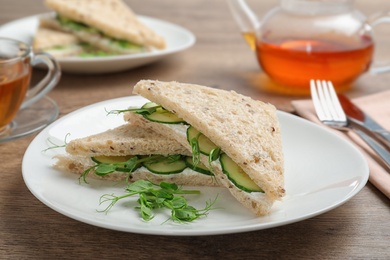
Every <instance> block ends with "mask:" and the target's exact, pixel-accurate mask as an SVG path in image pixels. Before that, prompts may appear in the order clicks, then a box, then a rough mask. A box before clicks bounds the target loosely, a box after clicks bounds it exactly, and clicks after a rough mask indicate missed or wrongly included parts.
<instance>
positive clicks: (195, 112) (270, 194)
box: [134, 80, 285, 215]
mask: <svg viewBox="0 0 390 260" xmlns="http://www.w3.org/2000/svg"><path fill="white" fill-rule="evenodd" d="M134 93H135V94H140V95H142V96H143V97H145V98H147V99H149V100H151V101H153V102H156V103H158V104H160V105H162V106H163V107H164V108H165V109H167V110H169V111H171V112H173V113H175V114H176V115H177V116H178V117H180V118H183V119H184V120H185V121H186V122H187V123H189V124H190V125H192V126H193V127H195V128H196V129H198V130H200V131H201V132H202V133H203V134H204V135H205V136H207V137H208V138H209V139H210V140H211V141H213V142H214V143H215V144H216V145H217V146H219V147H220V148H221V150H222V151H223V152H225V153H226V154H227V155H228V156H229V157H230V158H232V159H233V161H235V162H236V163H237V164H238V165H239V166H240V167H241V168H242V169H243V170H244V171H245V172H246V173H247V174H248V175H249V177H250V178H251V179H252V180H253V181H254V182H255V183H256V184H257V185H258V186H259V187H261V188H262V189H263V190H264V191H265V197H266V200H267V201H269V203H268V202H267V203H266V204H267V205H268V204H271V205H272V203H273V201H274V200H279V199H281V198H282V197H283V196H284V194H285V190H284V167H283V152H282V142H281V135H280V127H279V122H278V118H277V116H276V109H275V107H274V106H272V105H270V104H266V103H263V102H261V101H256V100H253V99H251V98H249V97H246V96H243V95H240V94H237V93H236V92H234V91H225V90H218V89H213V88H208V87H204V86H199V85H194V84H183V83H178V82H160V81H150V80H147V81H140V82H139V83H137V85H136V86H135V87H134ZM146 125H149V126H153V125H154V128H153V129H154V130H155V131H159V133H160V134H166V135H167V134H172V136H173V138H175V139H176V140H177V141H178V142H180V143H181V144H182V145H184V146H186V147H187V149H190V147H189V145H188V142H187V140H186V138H185V136H183V135H181V136H179V135H175V134H173V133H175V132H177V131H176V130H175V129H171V131H169V130H168V129H164V130H162V128H161V127H158V126H157V125H156V123H153V124H152V123H147V124H146ZM160 125H164V126H166V127H165V128H169V127H170V126H169V125H167V124H160ZM206 159H207V158H203V163H206V164H207V161H206V162H205V160H206ZM213 170H214V174H215V175H216V177H217V178H218V180H219V181H221V183H223V184H224V185H225V187H227V188H229V190H230V192H231V193H232V194H233V195H234V196H235V197H236V198H237V199H238V200H239V201H241V202H242V203H243V204H244V205H246V206H248V207H249V208H251V209H252V210H253V211H254V212H255V213H256V214H259V215H263V214H264V213H265V212H267V209H262V208H258V207H262V203H263V202H259V201H258V200H256V199H255V198H253V196H252V195H253V194H252V195H251V194H250V193H246V192H242V191H241V190H239V189H238V188H236V187H235V186H234V185H232V183H231V182H230V181H228V180H226V175H224V174H223V173H222V171H221V170H220V169H219V167H217V166H215V165H214V166H213Z"/></svg>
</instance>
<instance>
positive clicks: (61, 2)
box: [41, 0, 165, 54]
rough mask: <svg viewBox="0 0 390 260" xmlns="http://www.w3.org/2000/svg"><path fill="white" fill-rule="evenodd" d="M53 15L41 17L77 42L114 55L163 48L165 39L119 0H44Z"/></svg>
mask: <svg viewBox="0 0 390 260" xmlns="http://www.w3.org/2000/svg"><path fill="white" fill-rule="evenodd" d="M45 4H46V6H47V7H48V8H50V9H52V10H54V11H55V12H56V16H55V17H42V18H41V20H42V22H44V23H45V24H46V26H50V27H51V28H53V29H56V30H62V31H64V32H68V33H72V34H73V35H75V36H77V37H78V38H79V39H80V41H82V42H86V43H89V44H90V45H92V46H95V47H96V48H98V49H101V50H104V51H107V52H110V53H118V54H129V53H139V52H146V51H150V50H152V49H163V48H165V40H164V38H163V37H161V36H159V35H158V34H157V33H156V32H155V31H153V30H152V29H151V28H149V27H147V26H146V25H145V24H143V23H142V22H141V21H140V20H139V19H138V18H137V16H136V15H135V14H134V12H133V11H132V10H131V9H130V8H129V6H127V5H126V4H125V3H124V2H123V1H121V0H46V1H45Z"/></svg>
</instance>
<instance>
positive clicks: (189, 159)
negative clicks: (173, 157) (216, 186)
mask: <svg viewBox="0 0 390 260" xmlns="http://www.w3.org/2000/svg"><path fill="white" fill-rule="evenodd" d="M185 161H186V164H187V167H188V168H190V169H192V170H194V171H197V172H199V173H202V174H206V175H211V176H214V174H212V173H211V172H210V171H209V169H208V168H207V167H206V166H205V165H204V164H203V163H201V162H199V163H198V164H197V165H194V161H193V160H192V157H191V156H186V158H185Z"/></svg>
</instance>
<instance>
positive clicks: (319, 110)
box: [310, 79, 327, 120]
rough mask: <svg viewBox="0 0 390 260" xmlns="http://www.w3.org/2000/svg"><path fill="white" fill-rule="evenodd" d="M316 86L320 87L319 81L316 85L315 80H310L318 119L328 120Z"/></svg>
mask: <svg viewBox="0 0 390 260" xmlns="http://www.w3.org/2000/svg"><path fill="white" fill-rule="evenodd" d="M316 85H318V80H317V84H316V81H315V80H313V79H312V80H310V93H311V98H312V100H313V104H314V109H315V110H316V113H317V115H318V117H319V118H320V120H323V119H325V118H327V116H326V115H325V112H324V108H323V106H322V102H321V101H320V98H319V95H318V91H317V86H316Z"/></svg>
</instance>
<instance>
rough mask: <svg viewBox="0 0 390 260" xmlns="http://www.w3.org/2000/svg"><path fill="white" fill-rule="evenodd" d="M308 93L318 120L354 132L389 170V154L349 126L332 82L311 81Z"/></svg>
mask: <svg viewBox="0 0 390 260" xmlns="http://www.w3.org/2000/svg"><path fill="white" fill-rule="evenodd" d="M310 91H311V97H312V100H313V104H314V108H315V110H316V113H317V116H318V119H320V121H321V122H322V123H323V124H325V125H327V126H329V127H332V128H335V129H338V130H343V131H350V130H352V131H354V132H355V133H356V134H357V135H358V136H359V137H360V138H361V139H362V140H363V141H365V142H366V143H367V144H368V145H369V146H370V147H371V148H372V149H373V150H374V151H375V152H376V153H377V154H378V155H379V157H380V158H381V159H382V161H383V163H384V164H385V165H386V166H387V168H388V169H390V153H389V152H388V151H386V150H385V149H384V148H383V147H382V146H381V145H379V144H378V143H377V142H376V141H374V140H373V139H372V138H371V137H369V136H368V135H366V134H365V133H363V132H362V131H360V130H359V129H355V128H352V127H351V126H350V124H349V122H348V118H347V116H346V115H345V113H344V110H343V108H342V107H341V104H340V101H339V99H338V97H337V94H336V91H335V90H334V87H333V84H332V82H330V81H325V80H311V81H310Z"/></svg>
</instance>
